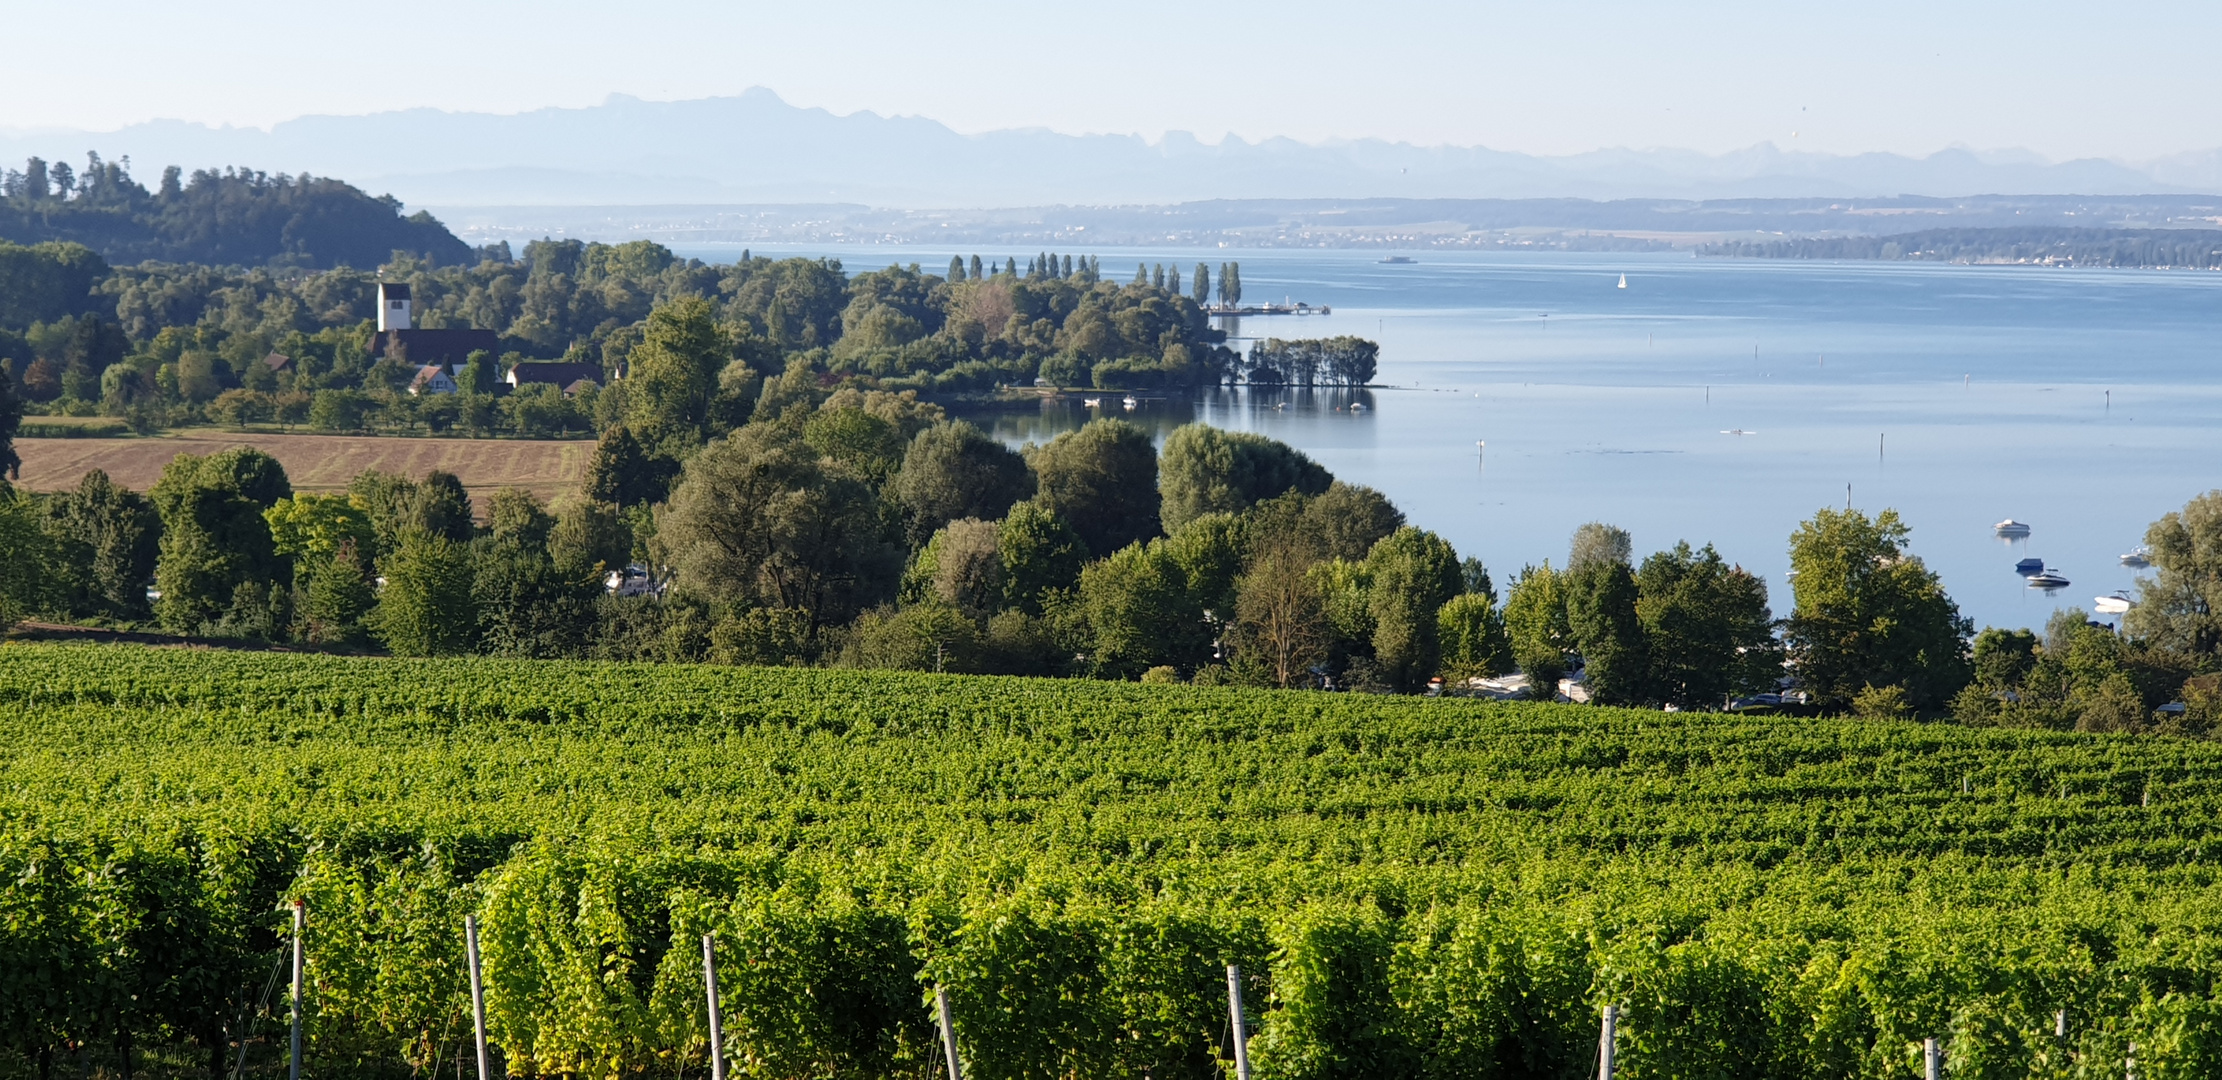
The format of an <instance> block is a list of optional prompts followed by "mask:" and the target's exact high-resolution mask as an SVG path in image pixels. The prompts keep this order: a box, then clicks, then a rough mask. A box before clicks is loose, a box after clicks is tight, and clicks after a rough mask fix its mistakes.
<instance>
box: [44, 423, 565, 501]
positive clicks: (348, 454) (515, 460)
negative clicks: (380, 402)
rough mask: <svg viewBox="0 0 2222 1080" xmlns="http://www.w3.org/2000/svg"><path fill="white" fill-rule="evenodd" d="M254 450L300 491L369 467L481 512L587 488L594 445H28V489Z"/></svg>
mask: <svg viewBox="0 0 2222 1080" xmlns="http://www.w3.org/2000/svg"><path fill="white" fill-rule="evenodd" d="M234 446H252V447H254V448H255V449H257V450H261V451H263V452H264V453H267V454H269V455H270V456H271V457H274V458H277V459H278V462H279V463H280V464H282V465H284V466H285V471H286V475H287V476H289V477H291V478H292V480H293V487H294V489H295V490H297V491H337V490H340V489H341V488H344V487H346V486H347V482H348V481H349V480H351V479H354V477H355V474H356V473H359V472H362V471H363V470H364V469H382V470H384V471H386V472H392V473H401V474H403V475H405V476H423V475H424V474H425V473H427V472H430V471H432V470H433V469H446V470H447V471H449V472H451V473H454V474H455V475H456V476H458V477H460V478H462V481H463V486H464V487H466V488H468V489H470V492H471V494H472V496H473V501H474V502H476V503H478V505H479V508H480V509H481V511H483V510H484V507H485V498H484V497H485V496H487V495H490V494H492V493H493V492H495V491H498V490H500V489H502V488H510V487H514V488H524V489H526V490H527V491H530V492H532V493H533V494H535V495H538V496H540V498H541V499H542V500H545V501H547V502H550V503H553V502H555V501H557V500H559V499H561V498H563V497H565V496H568V495H570V494H571V493H572V492H575V491H577V490H578V488H579V484H580V482H581V481H582V480H583V479H584V478H585V476H586V464H587V460H588V459H589V458H591V457H592V456H593V454H594V443H593V442H591V441H588V440H584V439H573V440H530V441H528V440H522V439H413V438H400V437H391V436H361V435H264V434H257V433H254V432H229V431H208V430H203V431H184V432H176V433H172V434H168V435H156V436H150V437H146V438H121V439H97V438H82V439H21V440H18V441H17V442H16V452H17V453H18V454H20V455H21V456H22V458H23V479H22V484H23V486H25V487H27V488H30V489H31V490H33V491H56V490H60V489H62V488H68V487H74V486H76V484H77V481H78V479H79V478H80V477H82V476H84V475H85V473H86V471H87V470H89V469H102V470H105V471H106V472H107V473H108V475H109V476H110V477H111V478H113V479H114V480H115V481H116V482H117V483H119V484H122V485H123V486H125V487H128V488H131V489H132V490H134V491H145V490H146V489H147V488H149V487H151V486H153V484H154V482H155V480H156V479H158V478H160V477H161V475H162V467H163V466H165V465H167V464H169V463H170V459H171V458H174V457H176V456H177V455H179V454H212V453H215V452H217V451H219V450H227V449H230V448H231V447H234Z"/></svg>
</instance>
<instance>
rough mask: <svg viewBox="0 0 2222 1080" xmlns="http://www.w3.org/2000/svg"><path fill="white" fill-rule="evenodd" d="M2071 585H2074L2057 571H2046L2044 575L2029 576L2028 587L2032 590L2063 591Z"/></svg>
mask: <svg viewBox="0 0 2222 1080" xmlns="http://www.w3.org/2000/svg"><path fill="white" fill-rule="evenodd" d="M2073 584H2075V583H2074V582H2072V581H2069V580H2068V577H2067V575H2066V574H2062V573H2061V572H2060V571H2058V570H2052V569H2047V570H2046V571H2045V572H2044V573H2041V574H2031V575H2029V587H2030V588H2032V589H2065V588H2067V587H2068V586H2070V585H2073Z"/></svg>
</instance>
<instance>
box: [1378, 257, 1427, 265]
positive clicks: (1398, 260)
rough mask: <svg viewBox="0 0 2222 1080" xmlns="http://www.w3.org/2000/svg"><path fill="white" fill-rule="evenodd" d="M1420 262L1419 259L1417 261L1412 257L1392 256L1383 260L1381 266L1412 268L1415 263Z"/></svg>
mask: <svg viewBox="0 0 2222 1080" xmlns="http://www.w3.org/2000/svg"><path fill="white" fill-rule="evenodd" d="M1418 261H1419V260H1418V259H1415V258H1413V257H1411V256H1410V255H1391V256H1389V257H1388V258H1386V259H1383V260H1381V265H1383V266H1410V265H1412V264H1413V263H1416V262H1418Z"/></svg>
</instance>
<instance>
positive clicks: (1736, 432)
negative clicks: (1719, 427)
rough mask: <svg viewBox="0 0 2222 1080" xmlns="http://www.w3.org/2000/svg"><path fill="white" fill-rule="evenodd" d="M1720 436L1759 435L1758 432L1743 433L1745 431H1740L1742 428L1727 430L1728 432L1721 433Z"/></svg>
mask: <svg viewBox="0 0 2222 1080" xmlns="http://www.w3.org/2000/svg"><path fill="white" fill-rule="evenodd" d="M1721 434H1723V435H1757V434H1759V433H1758V432H1756V431H1745V430H1744V429H1742V428H1729V429H1728V430H1726V431H1723V432H1721Z"/></svg>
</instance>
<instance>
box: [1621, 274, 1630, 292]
mask: <svg viewBox="0 0 2222 1080" xmlns="http://www.w3.org/2000/svg"><path fill="white" fill-rule="evenodd" d="M1619 287H1620V288H1623V289H1625V288H1627V287H1628V275H1626V274H1622V275H1620V285H1619Z"/></svg>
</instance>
